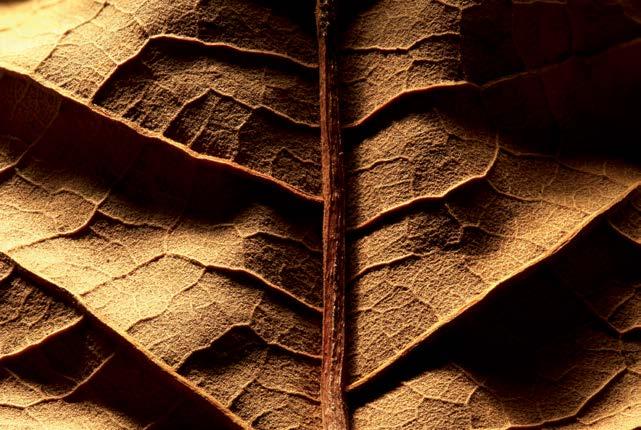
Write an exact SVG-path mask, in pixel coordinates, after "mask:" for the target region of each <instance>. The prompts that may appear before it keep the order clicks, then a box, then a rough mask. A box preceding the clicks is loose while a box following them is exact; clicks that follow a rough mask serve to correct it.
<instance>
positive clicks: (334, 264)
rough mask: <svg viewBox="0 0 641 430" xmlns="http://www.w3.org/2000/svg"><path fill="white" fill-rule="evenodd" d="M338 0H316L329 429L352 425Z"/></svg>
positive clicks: (323, 386) (324, 408)
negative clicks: (347, 351) (345, 367)
mask: <svg viewBox="0 0 641 430" xmlns="http://www.w3.org/2000/svg"><path fill="white" fill-rule="evenodd" d="M335 19H336V16H335V5H334V0H317V4H316V26H317V33H318V66H319V72H320V87H319V88H320V132H321V163H322V171H323V200H324V207H323V345H322V360H323V361H322V366H321V383H320V390H321V391H320V397H321V414H322V418H323V428H324V429H326V430H345V429H347V426H348V424H347V410H346V407H345V399H344V385H345V384H344V375H343V363H344V361H345V172H344V154H343V146H342V144H341V130H340V118H339V110H338V109H339V99H338V88H337V73H336V71H337V65H336V53H335V31H336V29H335V27H336V23H335Z"/></svg>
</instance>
